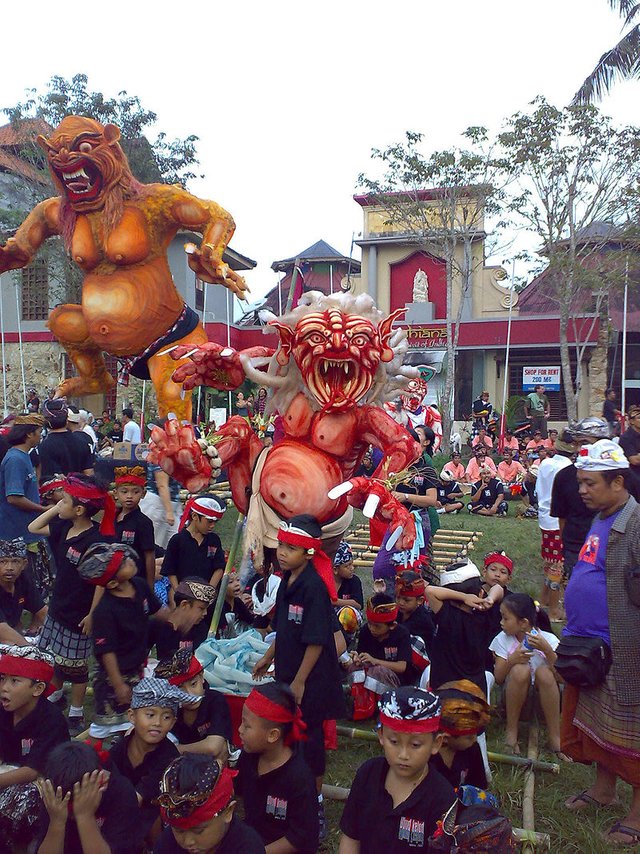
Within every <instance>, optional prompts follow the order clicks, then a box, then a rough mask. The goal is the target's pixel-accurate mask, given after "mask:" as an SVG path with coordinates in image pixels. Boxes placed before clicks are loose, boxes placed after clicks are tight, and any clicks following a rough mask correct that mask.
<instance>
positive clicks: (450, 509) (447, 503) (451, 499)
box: [436, 469, 464, 513]
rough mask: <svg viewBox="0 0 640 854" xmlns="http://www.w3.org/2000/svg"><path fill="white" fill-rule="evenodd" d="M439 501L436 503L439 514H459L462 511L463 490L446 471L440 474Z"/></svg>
mask: <svg viewBox="0 0 640 854" xmlns="http://www.w3.org/2000/svg"><path fill="white" fill-rule="evenodd" d="M436 489H437V493H438V500H437V501H436V512H437V513H457V512H458V510H462V508H463V507H464V504H463V502H462V489H461V488H460V486H459V485H458V484H457V483H456V482H455V481H454V480H453V479H452V476H451V474H450V473H449V472H448V471H444V469H443V470H442V471H441V472H440V480H439V482H438V486H437V487H436Z"/></svg>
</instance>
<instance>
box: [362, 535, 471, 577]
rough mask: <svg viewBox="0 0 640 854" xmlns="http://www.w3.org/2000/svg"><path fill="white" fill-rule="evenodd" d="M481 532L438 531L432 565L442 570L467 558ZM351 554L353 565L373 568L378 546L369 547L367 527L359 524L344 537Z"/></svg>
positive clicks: (434, 540) (434, 543) (435, 537)
mask: <svg viewBox="0 0 640 854" xmlns="http://www.w3.org/2000/svg"><path fill="white" fill-rule="evenodd" d="M481 536H482V532H481V531H454V530H450V529H447V530H444V529H442V528H441V529H440V530H439V531H438V532H437V533H436V535H435V536H434V538H433V565H434V567H435V568H436V569H438V570H442V569H444V568H445V567H446V566H448V565H449V564H450V563H453V562H454V561H456V560H461V559H462V558H465V557H467V556H468V554H469V552H472V551H473V550H474V548H475V543H476V542H477V541H478V539H479V538H480V537H481ZM345 539H346V541H347V542H348V543H349V545H350V546H351V551H352V552H353V565H354V566H355V567H359V568H362V569H365V568H368V569H371V568H372V567H373V563H374V561H375V559H376V556H377V554H378V551H379V546H371V545H369V526H368V525H367V524H364V523H361V524H359V525H356V526H355V527H353V528H352V529H351V530H350V531H349V532H348V534H347V536H346V537H345Z"/></svg>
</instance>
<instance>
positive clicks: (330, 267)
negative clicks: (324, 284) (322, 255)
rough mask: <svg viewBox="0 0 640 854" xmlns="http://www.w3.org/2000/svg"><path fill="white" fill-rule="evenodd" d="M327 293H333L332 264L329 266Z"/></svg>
mask: <svg viewBox="0 0 640 854" xmlns="http://www.w3.org/2000/svg"><path fill="white" fill-rule="evenodd" d="M329 293H330V294H332V293H333V264H329Z"/></svg>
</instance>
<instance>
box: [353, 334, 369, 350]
mask: <svg viewBox="0 0 640 854" xmlns="http://www.w3.org/2000/svg"><path fill="white" fill-rule="evenodd" d="M351 343H352V344H355V346H356V347H366V346H367V344H369V338H368V336H367V335H354V336H353V338H352V339H351Z"/></svg>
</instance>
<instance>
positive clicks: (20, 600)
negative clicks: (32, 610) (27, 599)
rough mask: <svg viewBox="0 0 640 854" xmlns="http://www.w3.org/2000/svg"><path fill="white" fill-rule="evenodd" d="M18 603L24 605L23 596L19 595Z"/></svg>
mask: <svg viewBox="0 0 640 854" xmlns="http://www.w3.org/2000/svg"><path fill="white" fill-rule="evenodd" d="M18 605H24V596H21V597H20V598H19V599H18Z"/></svg>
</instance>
